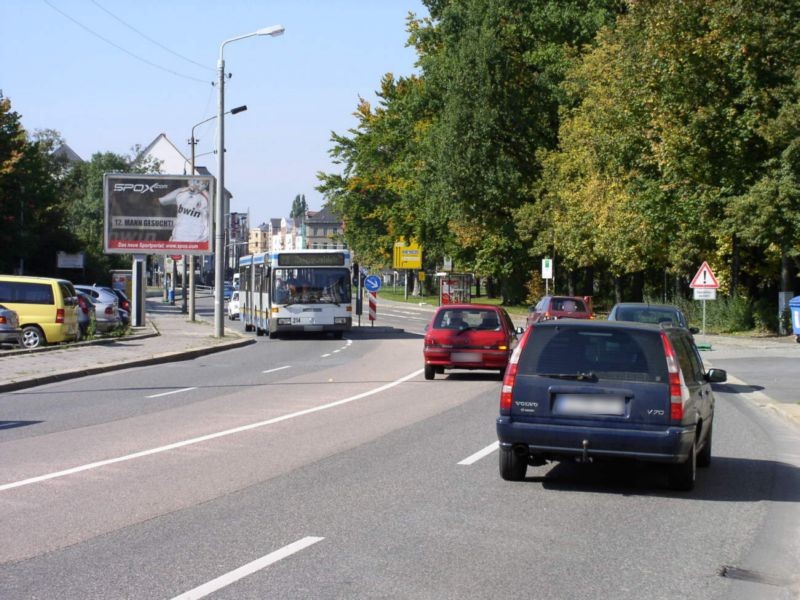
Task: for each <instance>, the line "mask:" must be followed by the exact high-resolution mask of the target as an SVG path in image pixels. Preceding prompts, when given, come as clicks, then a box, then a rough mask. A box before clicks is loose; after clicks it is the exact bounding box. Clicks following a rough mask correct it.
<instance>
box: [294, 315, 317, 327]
mask: <svg viewBox="0 0 800 600" xmlns="http://www.w3.org/2000/svg"><path fill="white" fill-rule="evenodd" d="M313 324H314V317H292V325H313Z"/></svg>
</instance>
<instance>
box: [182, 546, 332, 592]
mask: <svg viewBox="0 0 800 600" xmlns="http://www.w3.org/2000/svg"><path fill="white" fill-rule="evenodd" d="M324 539H325V538H322V537H314V536H308V537H304V538H303V539H301V540H297V541H296V542H293V543H291V544H289V545H288V546H284V547H283V548H281V549H279V550H275V552H270V553H269V554H267V555H266V556H262V557H261V558H257V559H256V560H254V561H253V562H249V563H247V564H246V565H243V566H241V567H239V568H238V569H234V570H233V571H230V572H228V573H225V575H220V576H219V577H217V578H216V579H212V580H211V581H209V582H208V583H204V584H203V585H200V586H198V587H196V588H194V589H193V590H189V591H188V592H184V593H183V594H181V595H180V596H175V597H174V598H173V599H172V600H199V599H200V598H205V597H206V596H208V595H209V594H213V593H214V592H216V591H217V590H221V589H222V588H224V587H227V586H229V585H230V584H232V583H235V582H237V581H239V580H240V579H244V578H245V577H247V576H249V575H252V574H253V573H255V572H257V571H260V570H261V569H264V568H266V567H268V566H270V565H272V564H275V563H276V562H278V561H279V560H283V559H284V558H287V557H289V556H291V555H292V554H296V553H297V552H300V550H303V549H305V548H308V547H309V546H313V545H314V544H316V543H317V542H321V541H322V540H324Z"/></svg>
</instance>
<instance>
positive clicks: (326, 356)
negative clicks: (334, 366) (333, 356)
mask: <svg viewBox="0 0 800 600" xmlns="http://www.w3.org/2000/svg"><path fill="white" fill-rule="evenodd" d="M329 356H330V353H328V354H323V355H322V358H328V357H329Z"/></svg>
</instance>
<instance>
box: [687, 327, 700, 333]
mask: <svg viewBox="0 0 800 600" xmlns="http://www.w3.org/2000/svg"><path fill="white" fill-rule="evenodd" d="M689 333H691V334H692V335H697V334H698V333H700V329H698V328H697V327H689Z"/></svg>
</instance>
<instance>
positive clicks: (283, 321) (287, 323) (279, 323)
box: [278, 319, 292, 325]
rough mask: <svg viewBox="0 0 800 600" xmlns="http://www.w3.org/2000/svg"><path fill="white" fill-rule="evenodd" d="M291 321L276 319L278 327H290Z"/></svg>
mask: <svg viewBox="0 0 800 600" xmlns="http://www.w3.org/2000/svg"><path fill="white" fill-rule="evenodd" d="M291 324H292V320H291V319H278V325H291Z"/></svg>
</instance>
